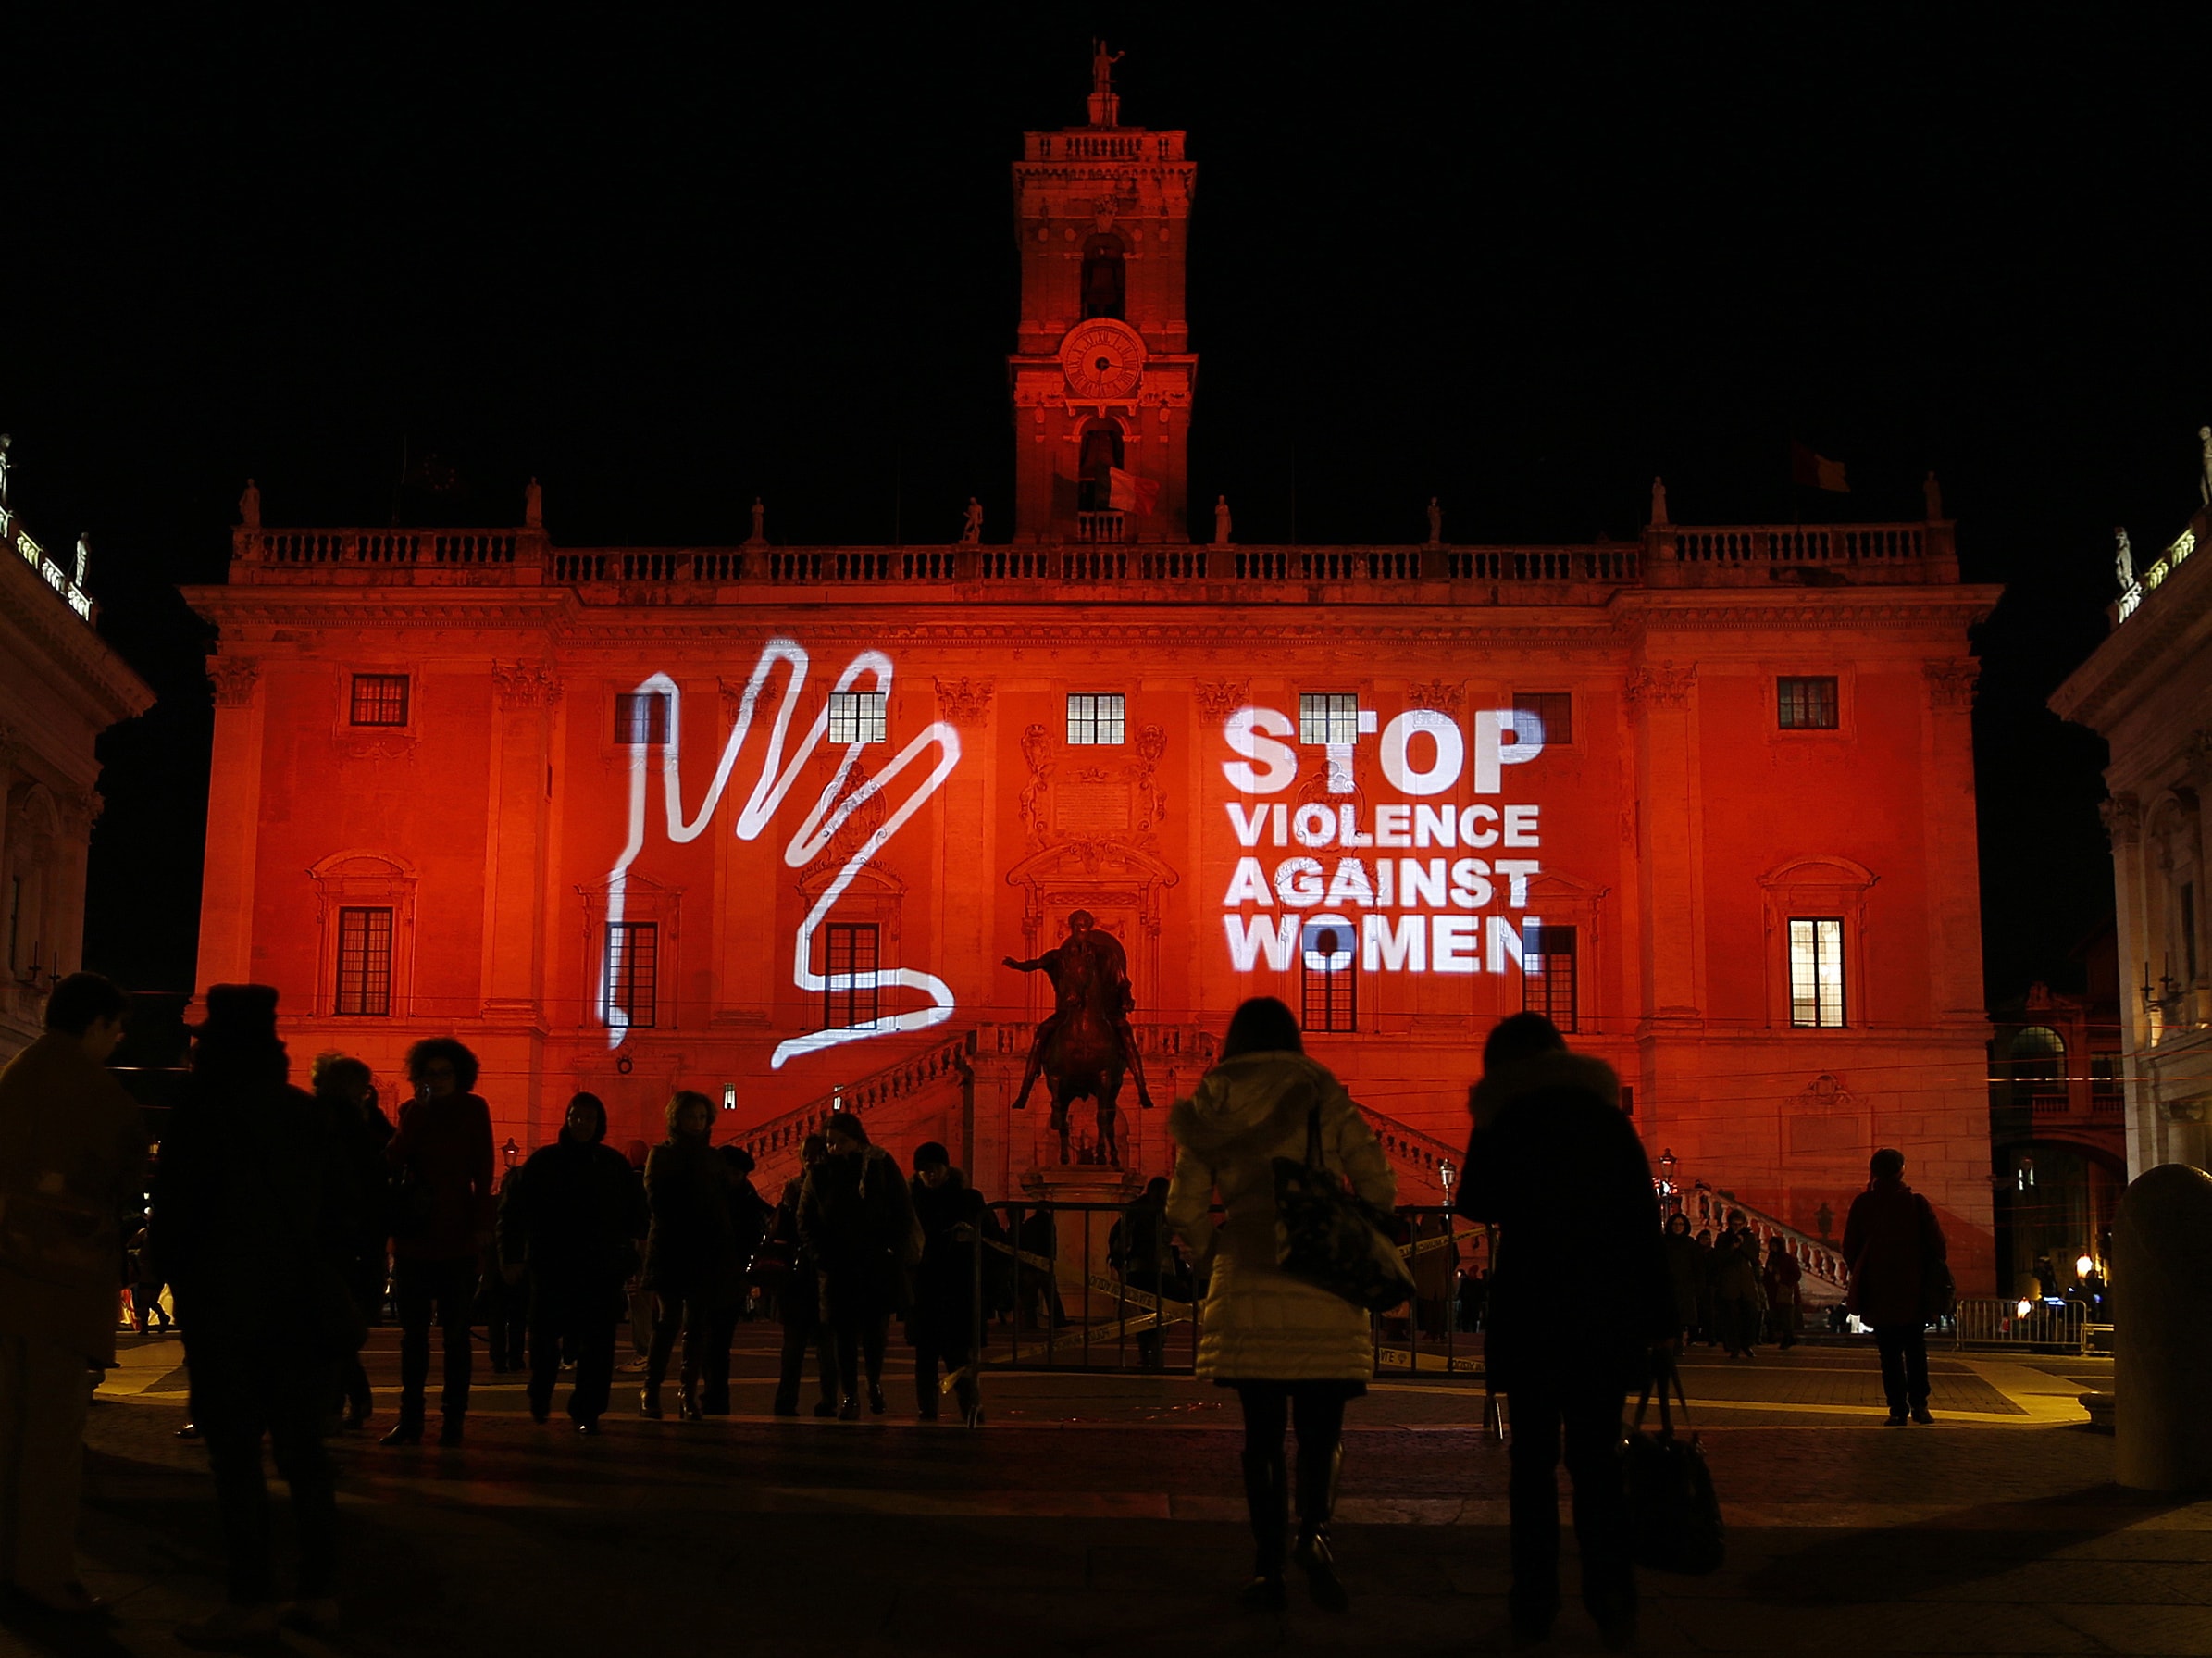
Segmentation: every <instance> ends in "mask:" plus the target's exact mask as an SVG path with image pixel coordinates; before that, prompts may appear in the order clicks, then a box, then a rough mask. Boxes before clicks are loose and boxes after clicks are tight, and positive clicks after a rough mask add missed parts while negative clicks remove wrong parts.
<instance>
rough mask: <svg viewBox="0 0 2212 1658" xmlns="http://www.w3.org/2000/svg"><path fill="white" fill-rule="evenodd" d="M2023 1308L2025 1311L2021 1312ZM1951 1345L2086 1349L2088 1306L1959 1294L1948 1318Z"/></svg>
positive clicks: (2085, 1351) (2068, 1351)
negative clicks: (1955, 1306)
mask: <svg viewBox="0 0 2212 1658" xmlns="http://www.w3.org/2000/svg"><path fill="white" fill-rule="evenodd" d="M2022 1307H2025V1308H2027V1309H2028V1310H2027V1311H2026V1312H2025V1313H2023V1312H2021V1311H2020V1309H2021V1308H2022ZM1951 1345H1952V1346H1953V1347H1955V1348H1957V1347H2032V1348H2044V1349H2053V1350H2057V1351H2061V1352H2066V1353H2087V1352H2088V1351H2089V1308H2088V1307H2087V1306H2086V1305H2084V1304H2083V1303H2081V1302H2078V1301H2068V1302H2060V1303H2057V1304H2056V1305H2054V1304H2053V1303H2050V1302H2047V1301H2006V1300H2003V1299H2001V1298H2000V1297H1997V1296H1995V1295H1968V1296H1961V1297H1960V1298H1959V1301H1958V1306H1957V1311H1956V1312H1954V1313H1953V1315H1952V1318H1951Z"/></svg>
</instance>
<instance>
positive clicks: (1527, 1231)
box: [1459, 1013, 1675, 1650]
mask: <svg viewBox="0 0 2212 1658" xmlns="http://www.w3.org/2000/svg"><path fill="white" fill-rule="evenodd" d="M1468 1107H1469V1111H1470V1113H1471V1115H1472V1116H1473V1118H1474V1129H1473V1136H1472V1137H1471V1139H1470V1141H1469V1142H1468V1147H1467V1160H1466V1167H1465V1172H1464V1174H1463V1176H1462V1178H1461V1180H1460V1192H1459V1207H1460V1213H1461V1214H1462V1215H1466V1216H1467V1217H1468V1218H1469V1219H1471V1220H1478V1221H1488V1222H1493V1223H1495V1224H1496V1225H1497V1228H1498V1246H1497V1269H1496V1270H1495V1271H1494V1272H1493V1273H1492V1275H1491V1279H1490V1314H1489V1332H1488V1335H1487V1337H1486V1339H1485V1353H1486V1365H1487V1369H1488V1372H1489V1377H1490V1380H1491V1385H1492V1386H1493V1387H1494V1388H1495V1389H1496V1390H1497V1391H1498V1392H1501V1393H1503V1394H1505V1395H1506V1400H1507V1409H1508V1411H1509V1413H1510V1420H1511V1423H1512V1436H1513V1437H1512V1449H1511V1468H1510V1485H1509V1492H1508V1494H1509V1499H1510V1515H1511V1522H1512V1564H1513V1578H1512V1588H1511V1590H1510V1594H1509V1596H1508V1602H1507V1604H1508V1610H1509V1614H1510V1617H1511V1620H1512V1626H1513V1632H1514V1634H1515V1636H1516V1637H1517V1638H1519V1639H1523V1640H1531V1641H1535V1640H1542V1639H1547V1637H1548V1636H1549V1635H1550V1633H1551V1626H1552V1621H1553V1619H1554V1618H1555V1617H1557V1616H1558V1614H1559V1603H1560V1579H1559V1553H1560V1522H1559V1490H1558V1484H1557V1478H1558V1477H1557V1473H1556V1470H1557V1468H1558V1466H1559V1463H1560V1441H1561V1438H1562V1435H1563V1437H1564V1440H1565V1444H1566V1461H1567V1473H1568V1476H1569V1477H1570V1478H1571V1479H1572V1481H1573V1482H1574V1540H1575V1543H1576V1545H1577V1547H1578V1548H1579V1550H1580V1552H1581V1554H1582V1589H1583V1604H1584V1608H1585V1609H1586V1610H1587V1611H1588V1612H1589V1614H1590V1615H1591V1617H1592V1618H1594V1619H1595V1620H1596V1621H1597V1627H1598V1631H1599V1633H1600V1635H1601V1636H1602V1638H1603V1639H1604V1641H1605V1643H1606V1645H1607V1646H1608V1647H1609V1648H1610V1649H1616V1650H1618V1649H1620V1648H1623V1647H1625V1646H1627V1645H1628V1644H1629V1643H1630V1642H1631V1641H1633V1640H1634V1636H1635V1625H1636V1588H1635V1575H1634V1570H1633V1568H1632V1566H1631V1563H1630V1560H1629V1541H1628V1512H1627V1506H1626V1499H1625V1495H1624V1493H1623V1491H1622V1482H1621V1454H1620V1452H1621V1407H1622V1401H1623V1399H1624V1396H1625V1395H1626V1393H1627V1391H1628V1390H1629V1389H1630V1388H1632V1387H1635V1386H1637V1385H1639V1384H1640V1383H1641V1382H1642V1381H1643V1380H1644V1378H1647V1377H1648V1376H1650V1375H1651V1366H1652V1365H1653V1363H1654V1360H1655V1355H1659V1354H1663V1353H1664V1350H1665V1347H1666V1344H1667V1342H1668V1341H1669V1340H1671V1338H1672V1334H1673V1331H1674V1328H1675V1311H1674V1295H1673V1289H1672V1285H1671V1281H1670V1278H1669V1275H1668V1271H1667V1257H1666V1252H1665V1248H1664V1246H1663V1245H1662V1244H1661V1242H1660V1235H1659V1200H1658V1198H1657V1196H1656V1195H1655V1193H1654V1191H1653V1189H1652V1181H1651V1166H1650V1163H1649V1162H1648V1160H1647V1158H1646V1157H1645V1154H1644V1146H1643V1142H1642V1141H1639V1140H1638V1139H1637V1138H1636V1131H1635V1128H1634V1126H1633V1125H1632V1124H1631V1123H1630V1122H1629V1120H1628V1118H1627V1116H1624V1115H1623V1114H1622V1110H1621V1084H1620V1079H1619V1078H1617V1077H1615V1076H1614V1075H1613V1070H1612V1067H1611V1066H1609V1065H1607V1064H1606V1063H1605V1062H1604V1061H1602V1060H1599V1059H1596V1058H1593V1057H1591V1056H1589V1055H1587V1054H1581V1053H1569V1052H1568V1051H1567V1044H1566V1042H1565V1041H1564V1040H1563V1039H1562V1038H1561V1037H1560V1033H1559V1030H1558V1028H1557V1027H1555V1026H1554V1025H1553V1024H1552V1023H1551V1021H1550V1020H1548V1019H1547V1018H1545V1017H1544V1016H1542V1015H1540V1014H1531V1013H1522V1014H1514V1015H1512V1016H1510V1017H1508V1018H1505V1019H1501V1020H1500V1021H1499V1022H1498V1023H1497V1026H1496V1028H1493V1029H1492V1030H1491V1032H1490V1036H1489V1039H1488V1041H1486V1042H1485V1045H1484V1048H1483V1077H1482V1080H1481V1081H1480V1082H1478V1083H1477V1084H1476V1085H1475V1086H1474V1088H1473V1091H1471V1093H1470V1095H1469V1098H1468Z"/></svg>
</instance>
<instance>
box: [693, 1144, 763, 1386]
mask: <svg viewBox="0 0 2212 1658" xmlns="http://www.w3.org/2000/svg"><path fill="white" fill-rule="evenodd" d="M715 1156H717V1157H719V1158H721V1159H722V1162H723V1165H724V1166H725V1167H726V1168H727V1170H728V1171H729V1175H728V1180H727V1183H726V1184H725V1185H724V1187H723V1189H722V1198H723V1202H724V1203H727V1204H728V1205H729V1231H730V1243H731V1249H732V1259H733V1260H734V1261H735V1262H736V1264H737V1270H736V1273H735V1275H734V1279H733V1283H732V1289H731V1293H730V1294H729V1295H728V1296H727V1298H725V1299H724V1300H723V1301H721V1302H720V1303H717V1304H716V1305H715V1307H713V1308H711V1309H710V1310H709V1312H708V1315H707V1325H706V1336H705V1340H704V1343H703V1345H702V1349H701V1353H700V1360H699V1409H700V1413H701V1414H702V1415H708V1416H727V1415H729V1344H730V1342H731V1341H732V1340H735V1339H736V1337H737V1333H738V1321H739V1319H740V1318H742V1317H743V1316H744V1315H745V1305H746V1302H747V1299H748V1298H749V1297H750V1295H751V1293H752V1278H751V1272H752V1258H753V1256H754V1255H755V1254H757V1253H759V1252H760V1247H761V1240H762V1239H763V1238H764V1236H765V1235H766V1233H767V1229H768V1222H769V1220H770V1219H771V1218H772V1217H773V1211H771V1210H770V1209H769V1207H768V1205H767V1204H766V1203H763V1202H762V1201H761V1194H760V1193H759V1191H756V1190H754V1188H753V1184H752V1171H753V1169H754V1168H756V1167H757V1166H758V1165H757V1164H756V1163H755V1162H754V1161H753V1156H752V1153H751V1152H748V1151H747V1150H746V1149H745V1148H744V1147H743V1146H717V1147H716V1148H715Z"/></svg>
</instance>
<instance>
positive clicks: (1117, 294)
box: [1083, 231, 1129, 318]
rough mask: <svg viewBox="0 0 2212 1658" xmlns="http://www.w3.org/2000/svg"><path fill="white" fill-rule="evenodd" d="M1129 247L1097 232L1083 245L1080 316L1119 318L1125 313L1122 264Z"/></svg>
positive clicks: (1115, 238) (1114, 237)
mask: <svg viewBox="0 0 2212 1658" xmlns="http://www.w3.org/2000/svg"><path fill="white" fill-rule="evenodd" d="M1128 252H1129V250H1128V248H1127V246H1126V245H1125V243H1123V241H1122V239H1121V238H1120V237H1119V236H1118V235H1116V234H1115V233H1114V232H1113V231H1099V232H1098V233H1097V234H1096V235H1092V236H1088V237H1086V238H1085V239H1084V243H1083V314H1084V316H1086V317H1112V318H1120V317H1121V316H1122V314H1123V310H1124V293H1125V281H1124V270H1123V264H1122V261H1123V260H1124V259H1125V258H1126V257H1127V256H1128Z"/></svg>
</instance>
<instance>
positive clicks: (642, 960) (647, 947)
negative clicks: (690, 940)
mask: <svg viewBox="0 0 2212 1658" xmlns="http://www.w3.org/2000/svg"><path fill="white" fill-rule="evenodd" d="M660 977H661V928H660V923H659V922H657V921H615V922H610V923H609V924H608V927H607V1001H606V1021H607V1023H608V1024H610V1025H613V1026H615V1027H617V1028H625V1029H628V1028H635V1029H639V1030H650V1029H652V1028H653V1026H655V1025H656V1024H658V1023H659V1022H660V1021H659V1020H658V1019H657V1018H656V1017H655V998H656V994H657V992H658V991H659V988H660Z"/></svg>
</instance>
